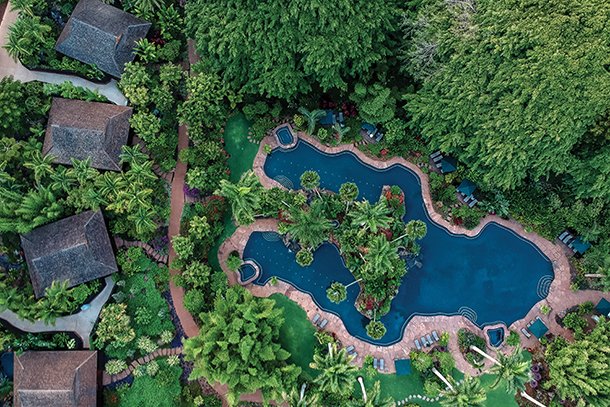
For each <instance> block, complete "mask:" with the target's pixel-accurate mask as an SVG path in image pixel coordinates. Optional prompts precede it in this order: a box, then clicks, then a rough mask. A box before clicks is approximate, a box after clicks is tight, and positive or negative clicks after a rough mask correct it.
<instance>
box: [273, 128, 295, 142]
mask: <svg viewBox="0 0 610 407" xmlns="http://www.w3.org/2000/svg"><path fill="white" fill-rule="evenodd" d="M276 134H277V138H278V139H279V140H280V143H282V144H283V145H285V146H287V145H290V144H292V142H293V141H294V138H293V137H292V133H291V132H290V129H289V128H288V126H284V127H281V128H279V129H278V130H277V131H276Z"/></svg>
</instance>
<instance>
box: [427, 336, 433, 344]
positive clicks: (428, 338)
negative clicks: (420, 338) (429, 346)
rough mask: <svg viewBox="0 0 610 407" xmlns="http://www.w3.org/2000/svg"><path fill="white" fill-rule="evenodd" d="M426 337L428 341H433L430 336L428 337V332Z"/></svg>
mask: <svg viewBox="0 0 610 407" xmlns="http://www.w3.org/2000/svg"><path fill="white" fill-rule="evenodd" d="M426 339H427V340H428V342H430V343H434V341H433V340H432V338H430V334H426Z"/></svg>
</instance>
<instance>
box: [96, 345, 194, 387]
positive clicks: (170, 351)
mask: <svg viewBox="0 0 610 407" xmlns="http://www.w3.org/2000/svg"><path fill="white" fill-rule="evenodd" d="M183 349H184V347H182V346H181V347H179V348H163V349H157V350H156V351H154V352H153V353H150V354H148V355H146V356H144V357H141V358H140V359H137V360H134V361H133V362H131V364H130V365H129V367H127V369H125V370H123V371H122V372H121V373H119V374H116V375H112V376H110V375H109V374H108V373H106V372H105V371H104V373H103V374H102V386H108V385H109V384H110V383H114V382H117V381H119V380H123V379H124V378H126V377H127V376H129V375H130V374H131V372H133V371H134V370H135V369H136V368H137V367H138V366H140V365H145V364H146V363H148V362H150V361H151V360H153V359H155V358H157V357H159V356H171V355H179V354H181V353H182V350H183Z"/></svg>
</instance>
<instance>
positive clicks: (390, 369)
mask: <svg viewBox="0 0 610 407" xmlns="http://www.w3.org/2000/svg"><path fill="white" fill-rule="evenodd" d="M298 137H299V138H301V139H303V140H305V141H307V142H308V143H310V144H312V145H314V146H315V147H316V148H318V149H319V150H320V151H322V152H324V153H328V154H336V153H340V152H343V151H349V152H352V153H353V154H355V155H356V156H357V157H358V158H359V159H360V160H361V161H363V162H364V163H366V164H369V165H372V166H375V167H376V168H379V169H384V168H388V167H390V166H393V165H403V166H405V167H407V168H408V169H410V170H411V171H413V172H414V173H415V174H416V175H417V176H418V177H419V180H420V185H421V187H422V196H423V200H424V203H425V205H426V208H427V211H428V215H429V217H430V218H431V220H432V221H434V222H435V223H437V224H439V225H440V226H443V227H444V228H445V229H446V230H448V231H449V232H451V233H453V234H463V235H466V236H476V235H478V234H479V233H481V231H482V230H483V229H484V228H485V227H486V226H487V224H489V223H490V222H494V223H497V224H499V225H501V226H503V227H505V228H507V229H510V230H512V231H513V232H514V233H515V234H517V235H518V236H519V237H521V238H522V239H524V240H527V241H529V242H531V243H532V244H533V245H535V246H536V247H537V248H538V249H539V250H540V251H541V252H543V253H544V254H545V255H546V256H547V257H548V258H549V260H550V261H551V262H552V264H553V270H554V272H555V279H554V280H553V283H552V284H551V286H550V289H549V295H548V296H547V298H545V299H544V300H541V301H539V302H538V303H537V304H536V305H534V307H532V309H531V310H530V312H529V313H528V314H527V315H526V316H525V318H523V319H522V320H519V321H516V322H515V323H513V324H512V325H511V326H510V327H509V328H510V329H513V330H516V331H517V332H519V334H520V335H521V340H522V344H523V346H524V348H530V347H533V346H534V345H535V343H536V342H537V340H536V339H535V337H533V336H532V338H530V339H528V338H526V337H525V336H523V334H522V333H521V328H522V327H524V326H525V325H526V324H527V322H528V321H530V320H531V319H534V318H535V317H536V316H540V318H541V319H542V320H543V322H544V323H545V324H547V326H548V327H549V328H550V330H551V332H554V333H558V334H559V333H560V334H562V335H566V333H567V332H569V331H568V330H566V329H562V328H560V327H559V325H557V323H556V322H555V318H554V315H555V314H558V313H559V312H560V311H562V310H564V309H566V308H569V307H570V306H573V305H576V304H579V303H582V302H584V301H593V302H594V303H596V302H597V301H599V300H600V299H601V298H602V297H605V298H610V294H602V293H601V292H599V291H578V292H572V290H571V289H570V267H569V263H568V258H567V256H566V254H565V252H564V249H563V248H562V247H561V245H558V244H555V243H554V242H550V241H548V240H546V239H544V238H542V237H541V236H539V235H537V234H535V233H526V232H525V229H524V227H523V225H521V224H520V223H518V222H517V221H515V220H510V221H506V220H504V219H501V218H500V217H498V216H493V215H488V216H486V217H485V218H484V219H483V220H482V221H481V223H480V224H479V226H478V227H476V228H475V229H474V230H467V229H465V228H464V227H462V226H455V225H453V224H451V223H449V222H447V221H446V220H445V219H443V218H442V216H441V215H440V214H438V213H436V212H435V211H434V208H433V207H432V204H433V202H432V199H431V195H430V189H429V184H428V175H427V174H424V173H423V172H422V171H421V170H420V169H419V167H417V166H416V165H414V164H412V163H410V162H408V161H407V160H405V159H403V158H401V157H392V158H391V159H388V160H384V161H380V160H375V159H373V158H371V157H368V156H366V155H365V154H364V153H362V152H361V151H360V150H359V149H358V148H357V147H356V146H354V145H341V146H337V147H329V146H325V145H321V144H320V142H319V141H317V140H316V139H314V138H313V137H310V136H308V135H307V134H306V133H304V132H298ZM265 144H269V145H271V147H272V148H276V147H280V145H279V142H278V140H277V137H275V136H267V137H265V138H264V139H263V142H262V143H261V147H260V148H259V151H258V154H257V156H256V158H255V159H254V164H253V169H254V172H255V173H256V175H257V176H259V177H260V179H261V184H262V185H263V186H264V187H266V188H271V187H280V188H284V187H283V186H282V185H281V184H280V183H278V182H277V181H275V180H273V179H270V178H269V177H267V175H266V174H265V172H264V165H265V160H266V159H267V154H266V153H265V151H264V149H263V147H262V146H263V145H265ZM267 230H273V231H277V220H275V219H261V220H257V221H256V222H255V223H254V224H253V225H250V226H248V227H239V228H238V229H237V231H236V232H235V233H234V234H233V236H231V237H230V238H229V239H227V240H226V241H225V242H224V243H223V244H222V245H221V246H220V249H219V250H218V260H219V262H220V264H221V266H222V267H223V270H225V272H226V273H227V275H228V276H229V282H230V284H237V283H238V279H237V276H236V273H234V272H231V271H229V270H228V269H226V266H225V261H226V260H227V258H228V255H229V253H230V252H231V251H233V250H237V251H238V252H239V253H240V255H243V249H244V247H245V245H246V243H247V241H248V239H249V237H250V234H251V233H252V232H254V231H267ZM246 287H247V288H248V289H250V290H251V291H252V293H253V294H254V295H256V296H259V297H267V296H269V295H270V294H272V293H276V292H279V293H282V294H285V295H286V296H288V298H290V299H292V300H293V301H296V302H297V303H299V305H300V306H301V307H302V308H303V309H305V311H306V312H307V315H308V317H309V318H310V319H313V317H314V316H315V315H316V314H320V315H322V318H326V319H328V321H329V322H328V325H327V326H326V329H327V330H329V331H332V332H334V333H335V334H336V335H337V337H338V338H339V339H340V340H341V342H342V343H343V344H344V345H345V346H349V345H354V347H355V349H356V352H357V353H358V357H357V358H356V363H357V364H359V365H362V363H363V362H364V357H365V356H366V355H367V354H369V355H372V356H373V357H377V358H384V359H385V360H386V363H385V366H386V370H385V371H384V372H383V373H394V372H395V367H394V363H391V361H392V360H394V359H400V358H402V357H408V354H409V352H410V351H411V350H412V349H414V348H415V345H414V342H413V340H414V339H418V338H421V336H423V335H425V334H427V333H430V332H431V331H432V330H436V331H437V332H439V333H440V332H448V333H449V334H450V335H451V337H450V340H449V344H448V347H449V350H450V352H451V353H453V354H454V355H458V356H457V357H456V368H458V369H459V370H460V371H462V372H464V373H470V374H471V375H473V376H476V375H480V374H481V373H480V372H479V371H478V370H474V369H473V368H472V367H471V366H470V364H469V363H468V362H466V361H465V360H464V358H462V357H460V356H459V354H460V352H459V346H458V343H457V332H458V330H459V329H460V328H468V329H470V330H471V331H472V332H474V333H475V334H477V335H480V336H482V337H485V338H486V339H487V336H486V335H485V334H484V331H483V330H482V329H480V328H479V327H477V326H476V325H475V324H473V323H472V322H471V321H470V320H468V319H467V318H465V317H463V316H461V315H458V316H415V317H413V318H412V319H411V320H410V321H409V323H408V324H407V326H406V328H405V331H404V336H403V339H402V340H401V341H400V342H398V343H396V344H394V345H391V346H384V347H382V346H375V345H372V344H370V343H368V342H364V341H361V340H359V339H356V338H354V337H352V336H351V335H350V334H349V333H348V332H347V329H346V328H345V326H344V324H343V321H341V319H340V318H339V317H338V316H336V315H334V314H331V313H328V312H325V311H322V310H320V309H319V308H318V307H317V306H316V305H315V303H314V302H313V300H312V298H311V297H310V296H309V294H305V293H302V292H300V291H298V290H295V289H294V288H293V287H292V286H291V285H289V284H287V283H284V282H281V281H280V282H278V284H277V285H275V286H271V285H270V284H267V285H266V286H264V287H261V286H258V285H254V284H248V285H246ZM543 305H547V306H549V307H550V308H551V309H552V312H551V313H549V315H546V316H545V315H542V314H541V313H540V311H539V310H540V307H541V306H543ZM501 326H503V325H501ZM504 346H506V345H502V346H501V347H500V348H503V347H504ZM484 362H485V365H486V367H491V362H489V361H487V359H485V360H484ZM484 370H486V369H484Z"/></svg>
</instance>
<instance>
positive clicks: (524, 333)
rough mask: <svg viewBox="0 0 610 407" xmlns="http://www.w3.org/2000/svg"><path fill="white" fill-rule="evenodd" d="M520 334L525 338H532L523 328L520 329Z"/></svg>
mask: <svg viewBox="0 0 610 407" xmlns="http://www.w3.org/2000/svg"><path fill="white" fill-rule="evenodd" d="M521 332H523V335H525V336H526V337H528V338H531V337H532V335H530V333H529V332H527V331H526V330H525V328H521Z"/></svg>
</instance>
